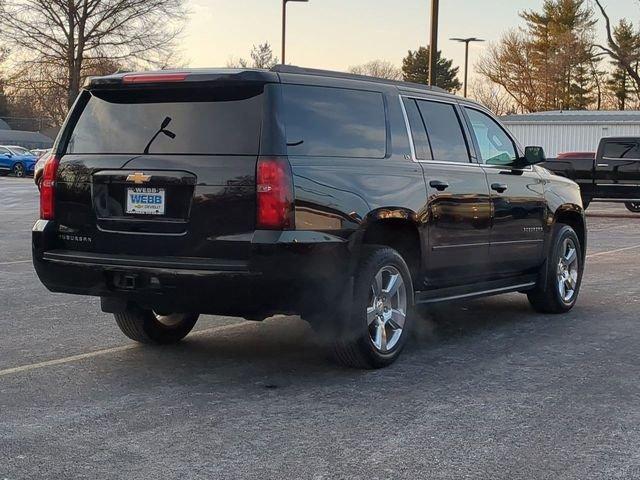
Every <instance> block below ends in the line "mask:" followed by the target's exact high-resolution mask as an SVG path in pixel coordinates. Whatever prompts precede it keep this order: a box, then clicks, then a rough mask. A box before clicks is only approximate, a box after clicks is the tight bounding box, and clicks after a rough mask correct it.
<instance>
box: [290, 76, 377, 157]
mask: <svg viewBox="0 0 640 480" xmlns="http://www.w3.org/2000/svg"><path fill="white" fill-rule="evenodd" d="M282 91H283V97H284V117H285V124H286V129H287V146H288V153H289V155H296V156H310V157H361V158H384V157H385V155H386V152H387V125H386V117H385V109H384V99H383V97H382V94H380V93H376V92H366V91H360V90H348V89H341V88H327V87H311V86H302V85H283V86H282Z"/></svg>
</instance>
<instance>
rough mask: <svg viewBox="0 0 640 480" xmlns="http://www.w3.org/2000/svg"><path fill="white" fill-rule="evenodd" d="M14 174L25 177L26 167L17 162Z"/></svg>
mask: <svg viewBox="0 0 640 480" xmlns="http://www.w3.org/2000/svg"><path fill="white" fill-rule="evenodd" d="M13 174H14V175H15V176H16V177H18V178H22V177H24V167H23V166H22V164H21V163H17V164H16V165H15V166H14V167H13Z"/></svg>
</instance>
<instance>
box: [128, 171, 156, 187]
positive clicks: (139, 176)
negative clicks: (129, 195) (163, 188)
mask: <svg viewBox="0 0 640 480" xmlns="http://www.w3.org/2000/svg"><path fill="white" fill-rule="evenodd" d="M149 180H151V175H145V174H144V173H142V172H136V173H132V174H131V175H129V176H128V177H127V182H133V183H135V184H137V185H140V184H142V183H147V182H148V181H149Z"/></svg>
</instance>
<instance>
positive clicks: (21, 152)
mask: <svg viewBox="0 0 640 480" xmlns="http://www.w3.org/2000/svg"><path fill="white" fill-rule="evenodd" d="M36 161H37V158H36V156H35V155H34V154H33V153H31V152H30V151H29V150H27V149H26V148H23V147H18V146H13V145H10V146H5V145H2V146H0V175H8V174H9V173H12V174H13V175H15V176H16V177H25V176H27V175H30V176H33V171H34V169H35V165H36Z"/></svg>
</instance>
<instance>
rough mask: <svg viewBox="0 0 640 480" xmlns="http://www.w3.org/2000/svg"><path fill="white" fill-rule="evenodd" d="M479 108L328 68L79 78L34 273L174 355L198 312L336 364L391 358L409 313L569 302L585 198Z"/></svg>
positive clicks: (579, 259) (36, 239) (49, 179)
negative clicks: (309, 329)
mask: <svg viewBox="0 0 640 480" xmlns="http://www.w3.org/2000/svg"><path fill="white" fill-rule="evenodd" d="M543 160H544V154H543V152H542V150H541V149H540V148H536V147H529V148H527V149H525V150H524V151H523V150H521V149H520V148H519V147H518V145H517V143H516V142H515V141H514V139H513V137H512V136H511V135H510V134H509V133H508V132H507V131H506V130H505V129H504V128H503V127H502V126H501V125H500V124H499V123H498V122H497V121H496V120H495V119H494V117H493V116H492V115H491V114H490V113H489V112H488V111H487V110H486V109H484V108H483V107H481V106H479V105H478V104H476V103H473V102H470V101H467V100H463V99H460V98H457V97H455V96H452V95H448V94H446V93H445V92H443V91H440V90H438V89H431V88H428V87H424V86H419V85H414V84H409V83H401V82H389V81H383V80H379V79H374V78H369V77H361V76H354V75H346V74H341V73H335V72H325V71H317V70H308V69H302V68H297V67H285V66H279V67H276V68H274V69H272V70H271V71H266V70H194V71H185V72H166V71H165V72H156V73H135V74H134V73H127V74H118V75H112V76H108V77H102V78H94V79H92V80H90V81H89V82H88V83H87V85H86V86H85V88H84V90H83V91H82V93H81V94H80V96H79V98H78V100H77V102H76V104H75V106H74V107H73V109H72V111H71V113H70V114H69V117H68V119H67V121H66V123H65V125H64V127H63V129H62V130H61V133H60V135H59V137H58V139H57V141H56V144H55V147H54V149H53V152H52V155H51V157H50V158H49V159H48V161H47V163H46V166H45V169H44V174H43V181H42V190H41V212H40V217H41V219H40V220H38V221H37V222H36V224H35V226H34V228H33V261H34V264H35V268H36V270H37V272H38V275H39V277H40V279H41V280H42V282H43V283H44V284H45V285H46V287H47V288H49V289H50V290H52V291H54V292H66V293H73V294H82V295H94V296H99V297H101V299H102V309H103V310H104V311H105V312H110V313H113V314H115V319H116V321H117V323H118V325H119V326H120V328H121V329H122V331H123V332H124V334H125V335H127V336H128V337H130V338H132V339H134V340H137V341H139V342H145V343H160V344H166V343H172V342H176V341H179V340H180V339H182V338H183V337H184V336H186V335H187V334H188V333H189V331H190V330H191V329H192V328H193V326H194V324H195V322H196V320H197V319H198V315H199V314H221V315H234V316H241V317H245V318H249V319H254V320H262V319H264V318H266V317H268V316H271V315H273V314H277V313H295V314H300V315H301V316H302V317H303V318H305V319H306V320H308V321H309V322H310V323H311V324H312V326H313V327H314V328H315V329H317V330H319V331H321V333H322V335H321V337H322V338H324V339H325V340H327V341H328V343H329V344H330V345H331V350H332V351H333V352H334V354H335V357H336V358H337V359H338V360H339V361H341V362H342V363H344V364H347V365H351V366H357V367H365V368H375V367H381V366H385V365H388V364H390V363H391V362H393V361H394V360H395V359H396V358H397V357H398V355H399V354H400V352H401V350H402V347H403V346H404V344H405V342H406V340H407V336H408V333H407V332H408V330H409V328H410V326H411V320H412V316H411V311H412V308H413V307H414V306H415V305H416V304H428V303H432V302H440V301H446V300H457V299H463V298H470V297H476V296H483V295H493V294H498V293H506V292H515V291H517V292H522V293H526V294H527V295H528V297H529V300H530V302H531V304H532V305H533V307H534V308H535V309H537V310H539V311H542V312H549V313H560V312H566V311H568V310H569V309H570V308H572V306H573V305H574V303H575V302H576V299H577V296H578V291H579V289H580V281H581V276H582V270H583V264H584V252H585V249H586V229H585V220H584V212H583V208H582V202H581V199H580V191H579V189H578V187H577V185H576V184H575V183H574V182H572V181H570V180H567V179H564V178H560V177H557V176H554V175H552V174H551V173H549V172H548V171H547V170H545V169H543V168H541V167H539V166H534V164H535V163H538V162H541V161H543Z"/></svg>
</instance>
